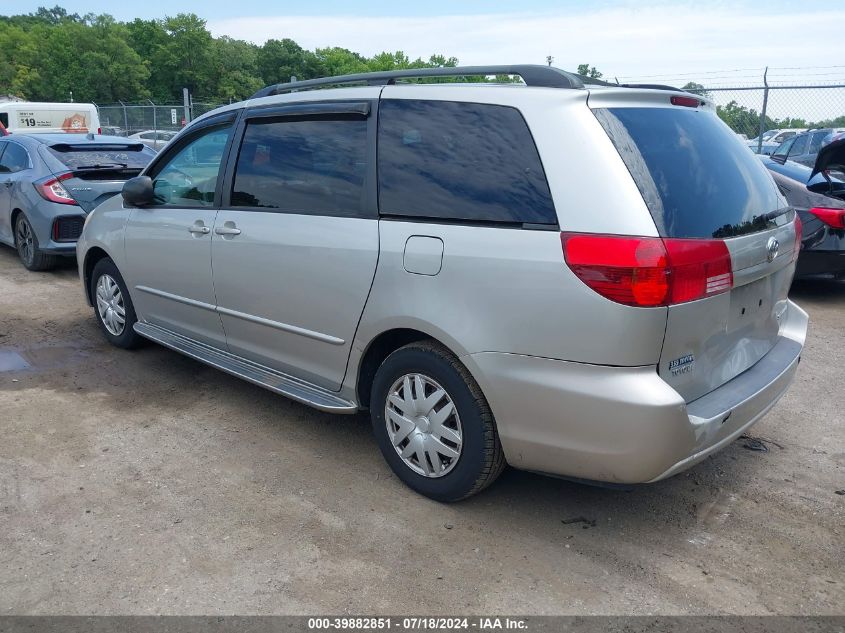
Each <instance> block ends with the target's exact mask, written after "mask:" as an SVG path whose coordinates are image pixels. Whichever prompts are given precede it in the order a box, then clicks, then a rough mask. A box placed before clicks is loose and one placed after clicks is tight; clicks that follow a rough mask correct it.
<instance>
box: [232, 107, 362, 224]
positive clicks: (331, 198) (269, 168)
mask: <svg viewBox="0 0 845 633" xmlns="http://www.w3.org/2000/svg"><path fill="white" fill-rule="evenodd" d="M366 175H367V120H366V119H364V118H343V119H336V120H333V119H325V118H323V119H298V120H291V119H253V120H251V121H249V123H248V124H247V127H246V131H245V132H244V137H243V142H242V143H241V149H240V152H239V154H238V163H237V166H236V168H235V177H234V183H233V185H232V200H231V204H232V206H234V207H256V208H262V209H275V210H278V211H282V212H286V213H307V214H311V215H335V216H360V215H361V214H362V211H363V203H364V196H365V186H364V182H365V178H366Z"/></svg>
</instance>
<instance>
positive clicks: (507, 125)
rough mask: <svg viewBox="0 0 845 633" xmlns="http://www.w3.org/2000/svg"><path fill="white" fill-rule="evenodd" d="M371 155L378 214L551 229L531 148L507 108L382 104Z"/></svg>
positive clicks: (547, 199)
mask: <svg viewBox="0 0 845 633" xmlns="http://www.w3.org/2000/svg"><path fill="white" fill-rule="evenodd" d="M378 152H379V155H378V171H379V209H380V212H381V213H382V214H384V215H400V216H415V217H426V218H443V219H453V220H469V221H485V222H510V223H512V222H520V223H521V222H527V223H532V224H556V223H557V215H556V214H555V210H554V205H553V203H552V198H551V193H550V192H549V186H548V183H547V182H546V176H545V173H544V171H543V166H542V164H541V163H540V157H539V155H538V153H537V148H536V147H535V145H534V140H533V138H532V137H531V132H530V131H529V129H528V126H527V125H526V123H525V120H524V119H523V118H522V115H521V114H520V113H519V111H518V110H516V109H515V108H511V107H507V106H499V105H484V104H477V103H455V102H449V101H422V100H420V101H418V100H404V99H395V100H384V101H382V102H381V104H380V106H379V130H378Z"/></svg>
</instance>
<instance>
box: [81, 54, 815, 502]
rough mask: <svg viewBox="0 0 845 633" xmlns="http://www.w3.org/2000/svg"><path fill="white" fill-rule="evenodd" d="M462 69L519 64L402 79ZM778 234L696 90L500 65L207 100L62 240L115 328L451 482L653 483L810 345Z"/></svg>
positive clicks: (788, 253)
mask: <svg viewBox="0 0 845 633" xmlns="http://www.w3.org/2000/svg"><path fill="white" fill-rule="evenodd" d="M466 74H473V75H496V74H518V75H520V76H522V78H523V80H524V81H525V83H526V84H527V85H524V86H519V87H514V86H513V85H508V86H501V85H485V84H457V83H439V84H425V83H414V84H404V85H402V84H401V83H399V84H397V83H396V82H397V81H400V82H401V80H402V79H403V78H411V77H415V78H419V77H442V76H446V75H466ZM362 80H363V81H364V82H366V83H367V84H368V85H366V86H354V87H342V86H343V84H348V83H351V82H353V81H356V82H361V81H362ZM329 84H333V85H338V84H340V85H341V87H335V88H331V89H320V90H311V88H314V87H321V88H324V87H326V86H327V85H329ZM658 183H659V185H658ZM797 236H798V234H797V232H796V218H795V213H794V211H793V210H792V209H790V208H789V207H788V205H787V204H786V201H785V200H784V199H783V197H782V196H781V195H780V194H779V193H778V191H777V189H776V188H775V187H773V186H772V182H771V178H770V177H769V175H768V173H767V172H766V170H765V168H764V167H763V166H762V165H761V164H760V161H759V160H757V159H756V158H755V157H754V156H753V155H751V154H750V153H749V152H748V151H747V148H746V147H745V146H744V145H743V144H742V142H741V141H739V140H738V139H737V138H736V135H735V134H734V133H733V132H732V131H731V130H730V128H728V127H727V126H726V125H725V124H724V123H722V122H721V120H720V119H719V118H718V117H717V116H716V113H715V110H714V107H713V104H712V103H711V102H710V101H708V100H706V99H704V98H702V97H699V96H696V95H691V94H689V93H684V92H681V91H678V90H675V89H649V88H643V87H631V86H611V85H608V84H603V83H602V82H596V81H592V82H591V81H590V80H589V79H587V78H583V77H579V76H577V75H572V74H569V73H566V72H564V71H561V70H558V69H555V68H550V67H547V66H516V67H513V66H509V67H495V66H493V67H482V68H478V67H475V68H471V69H462V68H440V69H423V70H420V69H415V70H403V71H394V72H385V73H372V74H368V75H365V76H361V75H355V76H351V77H346V78H344V77H334V78H329V79H325V80H311V81H303V82H297V83H293V84H283V85H279V86H270V87H268V88H266V89H265V90H262V91H260V92H259V93H258V94H257V95H255V96H254V97H253V98H251V99H250V100H248V101H245V102H242V103H237V104H233V105H229V106H225V107H223V108H220V109H217V110H215V111H213V112H211V113H209V114H206V115H204V116H202V117H200V118H199V119H197V120H196V121H194V122H192V123H191V124H190V126H189V128H187V129H186V130H185V131H184V132H183V133H182V134H181V135H180V136H179V138H178V139H175V140H174V141H173V142H172V143H170V144H169V145H168V146H167V147H166V148H165V149H164V150H163V151H162V152H160V153H159V155H158V156H157V157H156V158H155V159H154V160H153V161H152V162H151V163H150V165H149V166H148V167H147V168H146V169H145V170H144V172H143V174H142V175H141V176H139V177H137V178H134V179H132V180H129V181H127V183H126V184H125V185H124V188H123V195H122V197H120V198H118V197H116V198H113V199H111V200H108V201H106V202H105V203H104V204H102V205H100V206H99V207H98V208H97V209H95V210H94V212H93V213H92V214H91V215H90V216H89V218H88V221H87V223H86V226H85V229H84V230H83V234H82V237H81V239H80V242H79V248H78V253H77V258H78V263H79V270H80V275H81V279H82V281H83V285H84V288H85V291H86V293H87V297H88V300H89V302H90V303H91V305H92V306H95V308H94V318H95V319H96V321H97V323H98V325H99V327H100V329H101V330H102V332H103V334H104V336H105V337H106V339H107V340H109V341H110V342H111V343H112V344H114V345H116V346H118V347H125V348H131V347H135V346H137V345H138V344H140V343H141V342H142V341H143V340H144V339H150V340H153V341H156V342H158V343H160V344H162V345H165V346H167V347H170V348H172V349H174V350H177V351H179V352H181V353H183V354H186V355H188V356H190V357H192V358H195V359H198V360H200V361H202V362H205V363H208V364H210V365H212V366H214V367H217V368H220V369H222V370H224V371H227V372H229V373H232V374H234V375H236V376H240V377H241V378H244V379H245V380H248V381H251V382H254V383H256V384H259V385H261V386H263V387H266V388H267V389H270V390H272V391H275V392H277V393H280V394H283V395H286V396H288V397H290V398H293V399H294V400H298V401H300V402H304V403H306V404H309V405H311V406H314V407H316V408H318V409H322V410H325V411H334V412H338V413H354V412H356V411H359V410H362V409H369V411H370V417H371V420H372V425H373V431H374V433H375V437H376V440H377V442H378V445H379V447H380V448H381V451H382V454H383V455H384V457H385V459H386V460H387V462H388V463H389V464H390V466H391V468H392V469H393V470H394V472H395V473H396V474H397V476H398V477H399V478H400V479H401V480H402V481H404V482H405V483H406V484H408V485H409V486H410V487H411V488H413V489H414V490H416V491H418V492H420V493H422V494H424V495H428V496H429V497H432V498H434V499H438V500H441V501H454V500H458V499H462V498H464V497H467V496H469V495H472V494H474V493H476V492H478V491H479V490H481V489H482V488H484V487H485V486H487V485H488V484H490V483H491V482H492V481H493V480H494V479H495V478H496V477H497V476H498V474H499V473H500V472H501V470H502V468H503V467H504V465H505V463H506V462H507V463H509V464H511V465H513V466H515V467H517V468H521V469H526V470H531V471H537V472H544V473H551V474H555V475H560V476H565V477H571V478H577V479H579V480H591V481H599V482H611V483H613V484H631V483H639V482H651V481H657V480H660V479H663V478H665V477H669V476H671V475H674V474H675V473H677V472H679V471H681V470H684V469H686V468H689V467H690V466H692V465H693V464H695V463H697V462H699V461H701V460H703V459H705V458H706V457H707V456H708V455H711V454H712V453H713V452H715V451H717V450H719V449H721V448H723V447H725V446H726V445H727V444H728V443H730V442H731V441H732V440H733V439H735V438H737V437H738V436H739V435H740V434H742V433H744V432H746V431H747V430H748V428H749V427H750V426H751V425H752V424H753V423H754V422H756V421H757V420H758V419H760V417H761V416H763V415H764V414H765V412H766V411H768V410H769V408H770V407H771V406H772V405H773V404H774V403H775V401H776V400H778V398H779V397H780V396H781V395H782V394H783V393H784V391H785V390H786V388H787V387H788V385H789V384H790V382H791V380H792V378H793V376H794V374H795V371H796V368H797V365H798V361H799V357H800V354H801V351H802V348H803V343H804V338H805V334H806V328H807V315H806V313H805V312H804V311H802V310H801V309H800V308H799V307H798V306H796V305H795V304H794V303H793V302H791V301H790V300H789V298H788V297H787V293H788V290H789V286H790V283H791V281H792V276H793V272H794V270H795V259H796V256H797V246H798V244H799V242H798V237H797ZM212 261H213V266H212ZM126 362H131V358H130V357H127V359H126ZM327 467H329V468H335V467H336V466H335V465H329V466H327ZM337 468H338V474H339V476H340V474H341V472H342V466H341V467H337Z"/></svg>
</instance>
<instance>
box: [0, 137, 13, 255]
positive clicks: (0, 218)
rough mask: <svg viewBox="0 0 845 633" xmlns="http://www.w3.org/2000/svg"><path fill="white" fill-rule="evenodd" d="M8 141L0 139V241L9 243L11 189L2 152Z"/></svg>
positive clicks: (10, 234)
mask: <svg viewBox="0 0 845 633" xmlns="http://www.w3.org/2000/svg"><path fill="white" fill-rule="evenodd" d="M7 145H8V143H7V142H6V141H0V241H3V242H6V243H10V240H11V237H12V233H11V226H10V222H11V214H12V209H11V204H10V203H11V199H12V196H11V189H12V179H11V178H10V177H9V172H8V170H7V168H6V167H5V166H4V165H3V152H4V150H5V149H6V146H7Z"/></svg>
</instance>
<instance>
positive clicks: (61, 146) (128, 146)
mask: <svg viewBox="0 0 845 633" xmlns="http://www.w3.org/2000/svg"><path fill="white" fill-rule="evenodd" d="M144 147H145V146H144V144H143V143H82V144H78V145H74V144H73V143H56V144H55V145H50V149H54V150H56V151H57V152H96V151H105V152H107V151H120V150H123V151H125V152H140V151H142V150H143V149H144Z"/></svg>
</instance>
